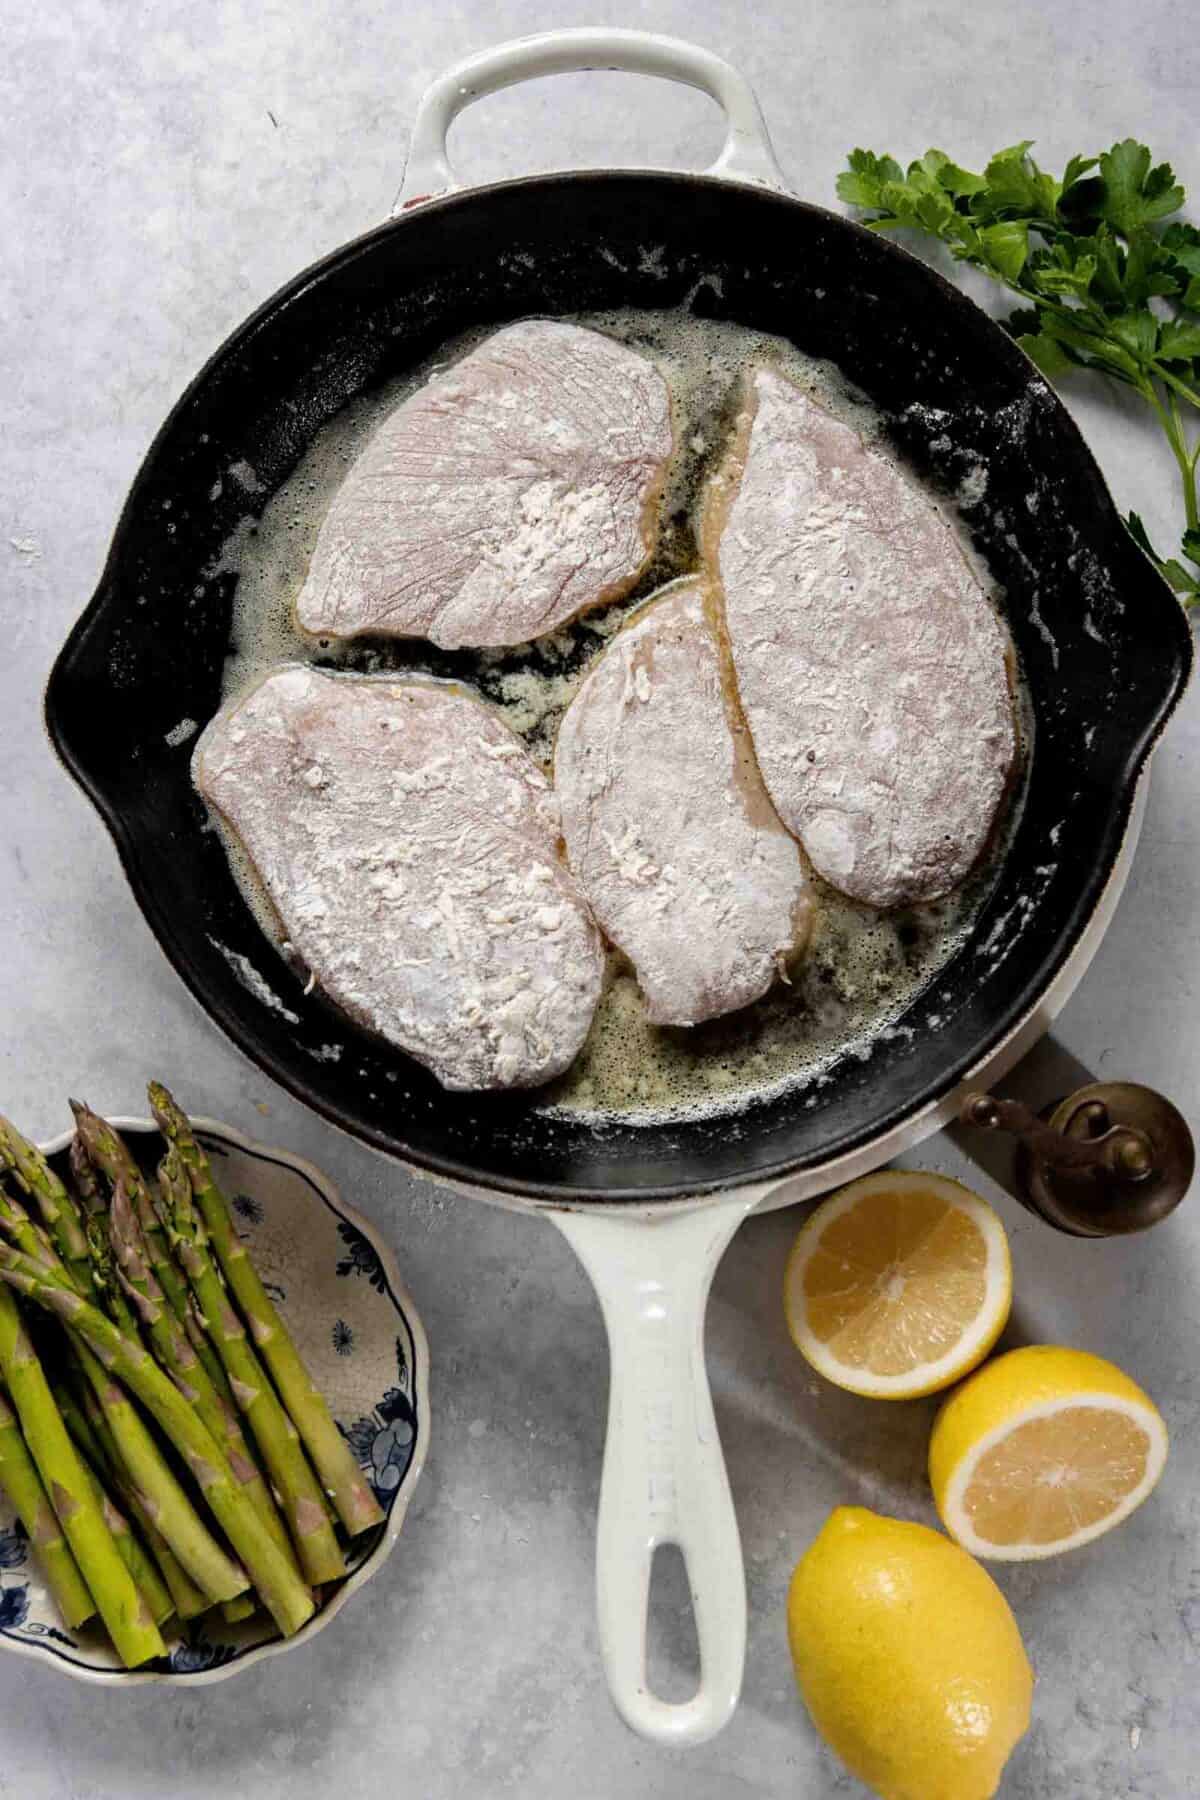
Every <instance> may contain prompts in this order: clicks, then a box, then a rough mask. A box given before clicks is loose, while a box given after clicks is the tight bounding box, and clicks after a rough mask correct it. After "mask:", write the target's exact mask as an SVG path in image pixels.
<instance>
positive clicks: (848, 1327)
mask: <svg viewBox="0 0 1200 1800" xmlns="http://www.w3.org/2000/svg"><path fill="white" fill-rule="evenodd" d="M1011 1304H1012V1262H1011V1259H1010V1257H1009V1252H1008V1239H1007V1238H1006V1236H1005V1233H1004V1227H1003V1225H1002V1224H1001V1223H1000V1220H999V1218H998V1217H997V1215H996V1214H995V1212H993V1210H992V1208H991V1207H990V1206H989V1205H988V1204H987V1202H986V1200H981V1199H980V1198H979V1196H978V1195H977V1194H973V1193H972V1192H971V1191H970V1189H969V1188H965V1187H963V1186H962V1185H961V1183H959V1182H957V1181H951V1180H949V1179H948V1177H946V1176H944V1175H931V1174H923V1173H919V1172H917V1171H909V1170H906V1169H885V1170H883V1171H881V1172H880V1173H879V1174H877V1175H866V1176H864V1177H863V1178H862V1179H861V1180H859V1181H852V1182H851V1183H850V1185H849V1186H848V1187H844V1188H841V1189H840V1190H839V1191H838V1192H837V1193H836V1194H833V1195H831V1196H830V1198H829V1199H828V1200H824V1201H822V1203H821V1205H820V1206H818V1207H817V1209H816V1211H815V1212H814V1213H813V1215H812V1217H811V1218H810V1219H808V1220H807V1221H806V1222H805V1224H804V1225H803V1227H802V1228H801V1230H800V1233H799V1236H798V1237H797V1238H796V1242H795V1244H794V1246H793V1248H792V1253H791V1255H790V1256H789V1258H788V1264H787V1272H786V1274H785V1277H784V1306H785V1309H786V1311H787V1320H788V1329H789V1330H790V1331H791V1334H792V1340H793V1342H794V1343H795V1345H796V1348H797V1349H798V1350H799V1351H800V1352H801V1354H802V1355H803V1356H805V1357H806V1358H807V1359H808V1361H809V1362H810V1363H811V1364H812V1366H813V1368H814V1369H817V1370H818V1371H819V1372H820V1373H821V1374H822V1375H824V1376H826V1377H827V1379H828V1380H830V1381H832V1382H836V1384H837V1386H838V1387H842V1388H848V1389H849V1390H850V1392H851V1393H854V1394H868V1395H871V1396H873V1397H875V1398H878V1399H881V1400H910V1399H914V1398H915V1397H916V1396H918V1395H920V1394H932V1393H936V1392H937V1390H938V1389H939V1388H944V1387H948V1386H949V1385H950V1383H951V1382H953V1381H957V1380H959V1379H960V1378H961V1377H962V1376H963V1375H966V1374H967V1373H968V1372H969V1371H970V1370H971V1369H973V1368H975V1366H976V1365H977V1364H978V1363H979V1362H981V1361H982V1360H983V1358H984V1357H985V1356H986V1355H987V1353H988V1351H989V1350H990V1349H991V1348H992V1346H993V1344H994V1343H995V1342H996V1339H997V1338H998V1337H999V1336H1000V1333H1001V1332H1002V1331H1003V1329H1004V1326H1005V1323H1006V1321H1007V1319H1008V1313H1009V1308H1010V1306H1011Z"/></svg>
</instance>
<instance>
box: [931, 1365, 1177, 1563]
mask: <svg viewBox="0 0 1200 1800" xmlns="http://www.w3.org/2000/svg"><path fill="white" fill-rule="evenodd" d="M1166 1460H1167V1428H1166V1426H1165V1425H1164V1423H1163V1420H1162V1416H1161V1414H1160V1413H1159V1411H1158V1409H1157V1407H1156V1406H1155V1405H1154V1402H1153V1401H1152V1400H1150V1399H1149V1398H1148V1397H1147V1396H1146V1395H1145V1394H1144V1393H1143V1392H1142V1390H1141V1388H1139V1387H1138V1386H1137V1384H1136V1383H1135V1382H1133V1381H1131V1380H1130V1379H1129V1377H1128V1375H1124V1374H1122V1372H1121V1370H1120V1369H1118V1368H1116V1367H1115V1366H1114V1364H1112V1363H1110V1362H1105V1360H1104V1358H1103V1357H1101V1356H1092V1355H1090V1354H1089V1352H1087V1351H1086V1350H1062V1349H1056V1348H1053V1347H1046V1346H1040V1345H1038V1346H1031V1347H1030V1348H1028V1349H1025V1350H1010V1351H1009V1353H1008V1354H1007V1356H998V1357H997V1358H996V1360H995V1362H993V1363H989V1364H988V1366H987V1368H986V1369H981V1370H980V1371H979V1373H978V1374H977V1375H973V1376H972V1377H971V1379H970V1381H967V1382H964V1384H963V1386H962V1387H961V1388H960V1389H959V1390H958V1392H957V1393H956V1394H952V1395H951V1396H950V1398H949V1399H948V1400H947V1401H946V1403H945V1405H944V1406H943V1407H942V1410H941V1412H940V1413H939V1414H938V1417H937V1422H936V1424H935V1425H934V1428H933V1437H932V1439H931V1440H930V1446H929V1478H930V1480H931V1482H932V1483H933V1497H934V1500H935V1501H936V1503H937V1509H938V1512H939V1513H940V1514H941V1517H942V1523H943V1524H944V1525H945V1527H946V1530H947V1531H948V1532H949V1533H950V1535H951V1537H953V1538H955V1539H957V1541H958V1542H959V1543H960V1544H961V1545H962V1546H963V1548H964V1550H969V1551H970V1552H971V1553H972V1555H974V1556H982V1557H988V1558H991V1559H993V1560H995V1561H1000V1562H1029V1561H1032V1560H1034V1559H1035V1558H1037V1557H1042V1556H1056V1555H1057V1554H1058V1553H1059V1551H1060V1550H1074V1549H1075V1548H1076V1547H1077V1546H1078V1545H1080V1544H1088V1543H1091V1541H1092V1539H1093V1538H1098V1537H1100V1536H1101V1535H1102V1534H1103V1533H1104V1532H1106V1531H1111V1530H1112V1528H1113V1526H1114V1525H1119V1524H1120V1523H1121V1520H1122V1519H1127V1518H1128V1517H1129V1515H1130V1513H1131V1512H1133V1510H1134V1508H1135V1507H1138V1506H1140V1505H1141V1503H1142V1501H1143V1500H1144V1499H1145V1498H1146V1496H1147V1495H1148V1494H1149V1492H1150V1490H1151V1489H1152V1488H1153V1486H1154V1484H1155V1482H1156V1481H1157V1480H1158V1478H1159V1476H1160V1475H1161V1474H1162V1471H1163V1465H1164V1464H1165V1462H1166Z"/></svg>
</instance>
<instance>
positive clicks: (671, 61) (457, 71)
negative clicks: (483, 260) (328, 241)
mask: <svg viewBox="0 0 1200 1800" xmlns="http://www.w3.org/2000/svg"><path fill="white" fill-rule="evenodd" d="M583 69H620V70H623V71H625V72H626V73H628V74H631V75H661V76H662V77H663V78H664V80H667V81H679V82H682V83H683V84H684V86H685V87H695V88H700V89H701V90H702V92H704V93H706V94H708V95H710V96H711V98H712V99H714V100H715V101H716V103H717V105H718V106H719V107H720V108H721V110H722V112H723V113H724V114H725V123H726V133H725V143H724V145H723V146H722V149H721V154H720V156H718V158H717V160H716V162H715V163H713V165H712V167H711V168H710V169H706V170H705V171H704V172H705V174H708V175H720V176H724V177H726V178H727V179H728V180H730V181H747V182H751V183H753V184H754V185H755V186H756V187H769V188H776V189H778V190H779V191H780V192H781V193H787V192H788V191H789V190H788V184H787V182H786V181H785V180H784V177H783V171H782V170H781V169H780V167H779V164H778V163H777V162H776V161H775V154H774V151H773V150H772V149H771V140H770V138H769V137H768V135H767V127H766V123H765V121H764V119H763V116H762V112H761V110H760V109H759V104H758V101H757V100H756V99H755V97H754V91H753V89H752V88H751V87H750V84H749V82H748V81H747V80H746V78H745V77H744V76H743V75H740V74H739V73H738V71H737V70H736V69H735V68H733V67H732V66H731V65H730V64H729V63H727V62H724V61H723V60H722V59H721V57H719V56H714V55H713V53H712V51H711V50H703V49H701V48H700V46H699V45H698V44H689V43H687V42H686V41H685V40H684V39H683V38H672V37H663V36H662V35H661V34H660V33H659V32H656V31H620V30H617V29H615V28H614V29H608V28H603V27H602V28H599V29H595V30H593V29H591V28H590V27H589V28H586V29H583V30H572V31H544V32H540V33H538V35H537V36H535V37H524V38H514V39H513V40H512V41H511V42H510V43H507V44H497V45H495V46H494V47H493V48H492V49H491V50H484V51H481V52H480V53H479V54H478V55H477V56H469V57H468V58H467V59H466V61H465V62H461V63H458V64H456V65H455V67H454V68H452V69H447V71H446V73H445V74H444V75H440V76H439V77H438V79H437V80H436V81H435V82H433V83H432V84H431V85H430V86H429V87H428V88H427V89H426V90H425V93H424V95H423V97H422V99H421V103H420V105H419V107H418V108H417V117H416V122H415V123H414V125H413V133H412V143H411V145H410V147H409V153H408V166H407V167H406V169H405V171H404V184H403V186H402V187H401V189H400V194H399V197H398V198H397V201H396V204H395V206H394V207H393V208H392V217H393V218H395V217H396V216H397V214H399V213H402V212H405V211H406V210H407V209H408V208H409V207H411V206H417V205H419V204H420V202H421V201H423V200H432V199H433V198H434V197H435V196H436V195H439V194H447V193H452V192H453V191H454V190H455V189H456V188H460V187H461V186H462V183H461V182H460V181H459V180H458V179H457V177H456V176H455V174H454V171H453V169H452V168H451V167H450V162H449V159H448V156H447V152H446V134H447V132H448V131H449V129H450V127H451V125H452V124H453V123H454V121H455V119H456V118H457V117H458V115H459V113H460V112H462V111H463V109H464V108H465V107H468V106H470V105H471V103H472V102H473V101H475V100H481V99H482V98H483V96H484V95H485V94H494V93H497V92H498V91H499V90H500V89H501V88H507V87H515V86H516V85H517V84H518V82H522V81H532V80H535V79H536V78H537V77H538V76H541V75H565V74H570V73H572V72H575V71H579V70H583Z"/></svg>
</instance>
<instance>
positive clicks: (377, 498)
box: [296, 319, 673, 649]
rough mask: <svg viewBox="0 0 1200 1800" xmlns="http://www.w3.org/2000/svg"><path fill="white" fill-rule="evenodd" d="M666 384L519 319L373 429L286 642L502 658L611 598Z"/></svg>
mask: <svg viewBox="0 0 1200 1800" xmlns="http://www.w3.org/2000/svg"><path fill="white" fill-rule="evenodd" d="M672 441H673V439H672V425H671V404H670V396H669V394H668V391H667V384H666V382H665V381H664V379H663V377H662V375H661V374H660V373H659V371H658V369H657V368H656V367H655V366H654V364H653V363H652V362H651V361H649V359H648V358H647V357H645V356H642V355H640V354H639V353H638V352H637V351H636V350H631V349H628V348H627V347H626V346H625V345H623V344H619V343H617V342H616V341H615V340H614V339H612V338H609V337H605V336H604V335H603V334H602V333H601V332H597V331H585V330H584V329H582V328H581V327H580V326H577V325H566V324H562V323H560V322H558V321H557V320H553V319H526V320H523V321H522V322H521V323H519V324H516V325H509V326H506V327H505V328H504V329H503V330H501V331H497V332H495V333H494V334H493V335H492V336H491V337H489V338H487V339H486V340H485V341H484V342H483V343H482V344H480V345H479V346H478V347H477V348H476V349H475V350H473V351H471V352H470V354H469V355H467V356H464V357H463V358H462V360H461V361H460V362H457V363H455V364H454V365H453V366H452V367H450V368H448V369H445V370H443V371H442V372H440V373H438V374H436V375H434V376H433V377H432V378H431V379H430V380H429V381H428V382H426V384H425V386H424V387H422V388H420V389H418V390H417V392H416V393H414V394H412V395H410V396H409V398H408V399H406V400H404V401H402V402H401V403H400V404H399V405H398V406H397V407H396V408H395V410H394V411H393V412H391V413H390V414H389V415H388V416H387V418H385V419H384V421H383V422H382V424H380V425H379V426H377V427H376V429H375V431H374V432H373V434H372V435H371V437H370V438H369V440H368V442H367V444H366V446H365V448H364V449H363V450H362V452H361V453H360V455H359V456H358V458H357V460H356V461H355V462H354V463H353V464H352V465H351V467H350V469H349V470H348V472H347V474H346V476H345V478H344V480H343V482H342V485H341V487H340V488H339V489H338V491H337V493H336V494H335V495H334V498H333V501H332V504H331V505H330V508H329V511H328V513H327V514H326V517H325V519H324V522H323V523H322V526H321V529H320V533H319V535H318V538H317V543H316V548H315V549H314V552H313V556H312V562H311V565H310V567H309V570H308V574H307V576H306V578H305V582H304V586H303V588H302V589H301V591H300V594H299V596H298V598H297V601H296V617H297V621H298V623H299V625H300V627H301V629H302V630H304V631H306V632H309V633H311V634H312V635H313V636H318V637H336V638H351V637H357V636H360V635H362V634H364V633H375V634H382V635H385V636H389V637H424V638H430V639H432V641H433V642H434V643H435V644H440V645H442V646H443V647H444V648H447V649H449V648H455V647H458V646H466V645H472V646H481V645H503V644H519V643H523V642H525V641H526V640H527V639H529V638H533V637H538V636H540V635H541V634H543V633H545V632H548V631H552V630H553V629H554V628H555V627H556V626H557V625H561V624H562V623H563V621H564V620H566V619H569V618H571V617H573V616H574V615H575V614H576V613H579V612H582V611H584V610H585V609H586V608H588V607H593V606H599V605H601V604H603V603H604V602H606V601H609V600H614V599H616V598H618V597H619V596H620V595H621V594H623V593H625V592H626V590H627V589H628V588H629V587H630V586H631V585H632V583H633V582H634V581H635V580H636V578H637V576H638V574H639V572H640V571H641V569H642V568H643V566H644V565H645V563H646V561H647V559H648V557H649V555H650V553H651V551H652V550H653V548H654V543H655V539H656V536H657V514H656V502H657V499H658V495H659V493H660V491H661V488H662V483H663V479H664V476H665V471H666V466H667V461H668V458H669V457H670V454H671V449H672Z"/></svg>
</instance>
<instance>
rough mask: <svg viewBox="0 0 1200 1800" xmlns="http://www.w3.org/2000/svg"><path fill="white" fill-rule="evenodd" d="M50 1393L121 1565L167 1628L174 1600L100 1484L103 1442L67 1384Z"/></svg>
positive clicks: (103, 1471)
mask: <svg viewBox="0 0 1200 1800" xmlns="http://www.w3.org/2000/svg"><path fill="white" fill-rule="evenodd" d="M50 1392H51V1394H52V1395H53V1398H54V1404H55V1406H57V1408H58V1410H59V1412H60V1414H61V1415H62V1422H63V1424H64V1425H65V1426H66V1428H67V1430H68V1431H69V1432H70V1434H71V1436H72V1438H73V1439H74V1440H75V1448H76V1449H77V1450H78V1451H79V1454H80V1458H81V1460H82V1462H83V1467H84V1472H85V1474H87V1475H88V1476H89V1477H90V1478H91V1484H92V1491H93V1495H94V1497H95V1499H96V1501H97V1503H98V1504H99V1505H100V1507H101V1509H102V1511H103V1513H104V1517H105V1521H106V1523H107V1525H108V1528H109V1530H110V1531H111V1532H112V1534H113V1541H114V1542H115V1544H116V1546H117V1550H118V1552H119V1554H120V1557H121V1561H122V1562H123V1563H124V1564H125V1567H126V1568H127V1569H128V1570H129V1573H130V1574H131V1575H132V1576H133V1579H134V1580H135V1581H136V1582H137V1584H138V1587H139V1588H140V1589H141V1591H142V1598H143V1599H144V1600H145V1602H146V1605H147V1606H148V1607H149V1608H150V1613H151V1616H152V1618H153V1619H154V1623H155V1624H156V1625H165V1624H166V1622H167V1620H168V1619H169V1618H171V1617H172V1615H173V1614H174V1612H175V1601H174V1598H173V1596H172V1594H171V1592H170V1590H169V1588H168V1587H167V1585H166V1583H165V1581H164V1579H163V1577H162V1576H161V1575H160V1574H159V1572H158V1570H157V1569H156V1568H155V1566H154V1562H153V1561H152V1559H151V1556H150V1553H149V1551H148V1550H146V1549H145V1548H144V1547H143V1546H142V1544H141V1543H140V1542H139V1540H138V1537H137V1534H136V1533H135V1531H134V1529H133V1527H132V1525H131V1524H130V1522H129V1520H128V1519H127V1518H126V1516H125V1514H124V1513H123V1512H122V1511H121V1508H120V1507H119V1506H118V1505H117V1503H116V1501H115V1500H114V1499H113V1498H112V1497H111V1495H110V1494H109V1493H108V1492H107V1491H106V1490H105V1488H104V1486H103V1484H102V1482H101V1480H100V1477H101V1475H105V1476H107V1473H108V1472H107V1467H106V1463H105V1459H104V1455H103V1453H102V1451H101V1448H100V1442H99V1439H98V1438H97V1436H96V1434H95V1432H94V1431H93V1429H92V1427H91V1425H90V1423H89V1422H88V1420H87V1418H86V1417H85V1415H84V1413H83V1411H82V1409H81V1407H80V1405H79V1403H78V1401H77V1400H76V1398H75V1396H74V1394H73V1393H71V1391H70V1389H69V1388H68V1387H67V1386H66V1385H65V1384H64V1383H63V1382H61V1381H56V1382H55V1383H54V1384H53V1385H52V1387H51V1389H50Z"/></svg>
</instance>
